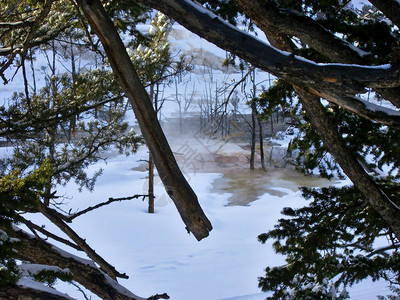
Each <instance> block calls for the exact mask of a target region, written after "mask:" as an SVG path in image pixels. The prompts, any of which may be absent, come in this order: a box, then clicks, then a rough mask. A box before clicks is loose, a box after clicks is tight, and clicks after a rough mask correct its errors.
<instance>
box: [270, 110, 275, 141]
mask: <svg viewBox="0 0 400 300" xmlns="http://www.w3.org/2000/svg"><path fill="white" fill-rule="evenodd" d="M269 120H270V123H271V137H273V136H274V113H272V115H271V117H270V119H269Z"/></svg>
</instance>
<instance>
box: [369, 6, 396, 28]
mask: <svg viewBox="0 0 400 300" xmlns="http://www.w3.org/2000/svg"><path fill="white" fill-rule="evenodd" d="M369 2H370V3H371V4H372V5H373V6H375V7H376V8H377V9H379V10H380V11H381V12H383V14H384V15H385V16H386V17H387V18H388V19H389V20H390V21H392V22H393V24H395V25H396V26H397V27H399V28H400V3H399V1H396V0H369Z"/></svg>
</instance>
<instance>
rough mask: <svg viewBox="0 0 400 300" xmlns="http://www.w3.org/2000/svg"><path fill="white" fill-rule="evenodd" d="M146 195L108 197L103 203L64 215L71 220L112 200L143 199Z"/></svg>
mask: <svg viewBox="0 0 400 300" xmlns="http://www.w3.org/2000/svg"><path fill="white" fill-rule="evenodd" d="M148 196H149V195H133V196H130V197H124V198H108V201H106V202H103V203H99V204H97V205H95V206H89V207H88V208H86V209H84V210H81V211H80V212H77V213H75V214H73V215H71V216H69V217H66V219H67V220H69V221H72V220H73V219H75V218H76V217H79V216H81V215H83V214H85V213H87V212H89V211H92V210H95V209H97V208H99V207H102V206H105V205H108V204H110V203H113V202H117V201H124V200H132V199H138V198H140V197H142V198H143V200H144V198H146V197H148Z"/></svg>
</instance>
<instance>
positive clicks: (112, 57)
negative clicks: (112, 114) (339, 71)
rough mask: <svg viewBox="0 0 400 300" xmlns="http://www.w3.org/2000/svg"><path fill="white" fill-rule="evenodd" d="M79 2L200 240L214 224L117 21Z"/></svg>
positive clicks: (180, 208) (171, 193) (172, 193)
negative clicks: (180, 162)
mask: <svg viewBox="0 0 400 300" xmlns="http://www.w3.org/2000/svg"><path fill="white" fill-rule="evenodd" d="M78 4H79V6H80V7H81V8H82V10H83V12H84V14H85V16H86V18H87V19H88V21H89V24H90V26H91V27H92V30H93V31H94V32H95V33H96V34H97V35H98V37H99V39H100V40H101V42H102V44H103V47H104V49H105V51H106V53H107V57H108V59H109V61H110V64H111V67H112V69H113V71H114V74H115V75H116V77H117V79H118V81H119V83H120V84H121V87H122V89H123V90H124V92H125V94H126V95H127V97H128V99H129V101H130V103H131V105H132V108H133V111H134V113H135V115H136V119H137V121H138V123H139V126H140V129H141V132H142V135H143V138H144V139H145V141H146V144H147V146H148V148H149V150H150V153H151V155H152V156H153V159H154V162H155V165H156V167H157V170H158V173H159V176H160V178H161V180H162V182H163V184H164V186H165V189H166V191H167V193H168V195H169V196H170V197H171V199H172V200H173V201H174V203H175V205H176V207H177V209H178V211H179V213H180V215H181V217H182V220H183V222H184V223H185V224H186V229H187V231H188V232H192V233H193V235H194V236H195V237H196V239H197V240H201V239H202V238H204V237H207V236H208V235H209V232H210V231H211V230H212V225H211V223H210V221H209V220H208V219H207V217H206V216H205V214H204V212H203V210H202V209H201V207H200V205H199V203H198V200H197V196H196V194H195V193H194V191H193V190H192V188H191V187H190V185H189V183H188V182H187V181H186V179H185V177H184V176H183V174H182V172H181V171H180V169H179V167H178V165H177V163H176V160H175V158H174V156H173V154H172V151H171V149H170V147H169V145H168V142H167V139H166V138H165V135H164V133H163V131H162V129H161V126H160V124H159V122H158V120H157V115H156V113H155V111H154V109H153V107H152V103H151V101H150V99H149V96H148V94H147V92H146V90H145V88H144V87H143V84H142V83H141V82H140V80H139V77H138V75H137V73H136V71H135V69H134V67H133V65H132V62H131V60H130V58H129V56H128V54H127V53H126V50H125V46H124V44H123V43H122V41H121V38H120V36H119V35H118V33H117V31H116V29H115V28H114V25H113V23H112V22H111V20H110V18H109V17H108V15H107V13H106V11H105V10H104V8H103V6H102V4H101V3H100V1H98V0H90V1H87V0H78Z"/></svg>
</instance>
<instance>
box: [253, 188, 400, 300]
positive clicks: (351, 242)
mask: <svg viewBox="0 0 400 300" xmlns="http://www.w3.org/2000/svg"><path fill="white" fill-rule="evenodd" d="M381 184H382V185H383V186H386V184H387V182H386V181H383V182H381ZM387 189H389V190H390V191H388V192H390V193H395V194H396V195H398V196H400V194H399V193H400V187H399V186H390V187H389V186H387ZM302 192H303V196H304V197H305V198H306V199H307V200H309V201H310V203H309V204H308V205H307V206H305V207H303V208H299V209H293V208H290V207H287V208H285V209H284V210H283V211H282V213H283V215H284V218H282V219H280V220H279V222H278V224H277V225H275V228H274V229H273V230H271V231H269V232H267V233H264V234H261V235H260V236H259V240H260V241H261V242H263V243H265V242H266V241H267V240H269V239H274V240H275V242H274V243H273V247H274V249H275V251H276V252H277V253H280V254H282V255H285V257H286V262H287V264H286V265H284V266H279V267H267V268H266V274H265V276H264V277H261V278H260V281H259V286H260V287H261V288H262V289H263V290H264V291H274V295H273V296H272V297H271V298H270V299H282V298H285V299H307V297H311V298H309V299H345V298H346V297H347V293H346V287H347V286H351V285H353V284H356V283H358V282H359V281H361V280H363V279H365V278H372V280H373V281H375V280H379V279H383V280H387V281H388V284H389V283H390V284H392V285H393V286H394V287H395V288H396V287H398V285H399V283H400V281H399V279H400V277H399V276H400V255H399V253H398V252H397V250H398V248H399V246H400V244H399V241H398V240H397V239H396V238H395V236H394V235H393V233H392V231H391V230H390V228H389V227H388V225H387V224H386V223H385V222H384V221H383V220H382V218H381V217H380V216H379V215H378V214H377V213H376V211H375V210H374V209H373V208H372V207H370V206H369V205H368V204H367V202H366V201H365V199H363V197H362V196H361V195H360V193H359V192H358V191H357V190H356V189H355V188H354V187H352V186H346V187H343V188H335V187H329V188H321V189H306V188H304V189H303V190H302Z"/></svg>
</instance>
